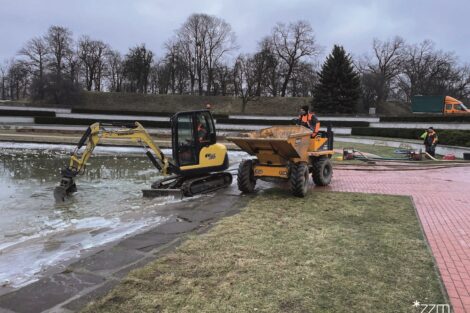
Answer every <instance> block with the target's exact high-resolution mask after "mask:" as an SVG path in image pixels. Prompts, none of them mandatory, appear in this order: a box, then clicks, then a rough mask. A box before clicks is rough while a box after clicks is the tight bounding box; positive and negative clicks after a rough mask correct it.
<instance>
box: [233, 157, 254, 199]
mask: <svg viewBox="0 0 470 313" xmlns="http://www.w3.org/2000/svg"><path fill="white" fill-rule="evenodd" d="M254 164H255V162H254V161H253V160H243V161H241V163H240V165H239V166H238V175H237V184H238V190H240V191H241V192H243V193H252V192H253V191H254V190H255V186H256V178H255V173H254V171H253V165H254Z"/></svg>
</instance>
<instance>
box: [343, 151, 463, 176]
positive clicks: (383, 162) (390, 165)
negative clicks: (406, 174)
mask: <svg viewBox="0 0 470 313" xmlns="http://www.w3.org/2000/svg"><path fill="white" fill-rule="evenodd" d="M355 152H357V153H358V154H360V156H355V157H354V159H355V160H359V161H362V162H367V163H362V164H340V163H335V164H334V167H335V168H338V169H341V170H348V171H420V170H433V169H443V168H455V167H468V166H470V162H468V161H464V160H438V159H436V158H434V157H432V156H431V155H429V154H428V153H426V155H427V156H428V157H429V158H430V159H431V160H430V161H415V160H410V159H404V158H386V157H379V156H366V155H365V154H364V153H362V152H361V151H355Z"/></svg>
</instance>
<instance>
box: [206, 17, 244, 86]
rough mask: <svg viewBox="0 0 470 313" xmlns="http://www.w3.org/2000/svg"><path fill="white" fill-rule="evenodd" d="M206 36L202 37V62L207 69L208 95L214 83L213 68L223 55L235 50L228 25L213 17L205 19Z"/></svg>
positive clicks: (235, 46)
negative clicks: (203, 39)
mask: <svg viewBox="0 0 470 313" xmlns="http://www.w3.org/2000/svg"><path fill="white" fill-rule="evenodd" d="M206 23H207V25H206V27H205V29H206V32H207V34H206V36H204V38H205V41H204V50H203V52H204V61H205V65H206V66H205V67H206V69H207V93H208V94H210V93H211V90H212V85H213V83H214V68H215V67H217V66H218V64H219V63H220V62H221V60H222V58H223V56H224V55H226V54H227V53H229V52H231V51H233V50H235V49H237V45H236V43H235V41H236V39H235V38H236V37H235V33H234V32H233V31H232V27H231V26H230V24H228V23H227V22H225V21H224V20H223V19H220V18H218V17H215V16H208V17H207V18H206Z"/></svg>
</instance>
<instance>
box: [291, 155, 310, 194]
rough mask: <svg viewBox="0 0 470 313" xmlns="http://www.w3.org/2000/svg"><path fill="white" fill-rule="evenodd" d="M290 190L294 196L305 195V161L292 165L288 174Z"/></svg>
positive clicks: (306, 174) (306, 186)
mask: <svg viewBox="0 0 470 313" xmlns="http://www.w3.org/2000/svg"><path fill="white" fill-rule="evenodd" d="M289 182H290V190H291V191H292V193H293V194H294V196H296V197H305V195H306V194H307V190H308V166H307V164H306V163H297V164H294V165H292V167H291V171H290V176H289Z"/></svg>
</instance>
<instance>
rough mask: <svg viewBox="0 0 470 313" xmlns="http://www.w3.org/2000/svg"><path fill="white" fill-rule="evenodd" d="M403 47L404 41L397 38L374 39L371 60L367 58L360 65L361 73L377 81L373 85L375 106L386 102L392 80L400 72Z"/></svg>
mask: <svg viewBox="0 0 470 313" xmlns="http://www.w3.org/2000/svg"><path fill="white" fill-rule="evenodd" d="M404 45H405V41H404V40H403V39H402V38H401V37H398V36H397V37H395V38H393V39H392V40H389V41H380V40H378V39H374V41H373V43H372V49H373V54H374V56H373V58H367V59H366V60H365V61H363V62H362V64H361V65H360V68H361V72H362V73H364V72H368V73H371V74H373V76H374V77H375V79H376V80H377V82H376V83H374V88H375V95H376V96H375V102H376V103H377V104H380V103H382V102H384V101H386V100H387V98H388V94H389V92H390V88H391V84H392V82H393V79H395V78H396V77H397V75H398V74H400V72H401V70H402V65H403V47H404Z"/></svg>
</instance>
